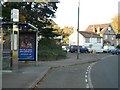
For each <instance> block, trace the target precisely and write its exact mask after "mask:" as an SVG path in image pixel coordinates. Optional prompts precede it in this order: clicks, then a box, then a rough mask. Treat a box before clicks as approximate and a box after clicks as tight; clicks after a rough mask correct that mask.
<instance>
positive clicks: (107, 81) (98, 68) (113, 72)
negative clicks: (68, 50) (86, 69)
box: [91, 55, 118, 88]
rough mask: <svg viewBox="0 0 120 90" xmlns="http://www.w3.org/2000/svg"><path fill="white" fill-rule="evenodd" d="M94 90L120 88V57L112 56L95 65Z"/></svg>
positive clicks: (92, 76) (92, 75) (92, 78)
mask: <svg viewBox="0 0 120 90" xmlns="http://www.w3.org/2000/svg"><path fill="white" fill-rule="evenodd" d="M91 81H92V84H93V88H118V56H117V55H111V56H109V57H106V58H103V59H102V60H101V61H99V62H97V63H96V64H94V65H93V67H92V69H91Z"/></svg>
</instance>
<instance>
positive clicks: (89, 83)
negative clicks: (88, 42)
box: [86, 62, 96, 88]
mask: <svg viewBox="0 0 120 90" xmlns="http://www.w3.org/2000/svg"><path fill="white" fill-rule="evenodd" d="M95 63H96V62H95ZM95 63H92V64H90V66H89V67H88V68H89V71H88V86H89V88H93V85H92V82H91V76H90V74H91V69H92V66H93V65H94V64H95ZM88 86H87V85H86V87H88Z"/></svg>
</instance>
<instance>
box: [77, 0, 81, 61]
mask: <svg viewBox="0 0 120 90" xmlns="http://www.w3.org/2000/svg"><path fill="white" fill-rule="evenodd" d="M79 8H80V0H79V1H78V25H77V26H78V27H77V46H78V47H77V49H78V50H77V59H79V53H80V47H79Z"/></svg>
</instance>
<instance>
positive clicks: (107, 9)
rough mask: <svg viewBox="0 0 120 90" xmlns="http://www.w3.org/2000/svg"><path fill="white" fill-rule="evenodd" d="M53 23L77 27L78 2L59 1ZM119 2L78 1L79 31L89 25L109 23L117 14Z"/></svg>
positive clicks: (100, 0)
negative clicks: (78, 11)
mask: <svg viewBox="0 0 120 90" xmlns="http://www.w3.org/2000/svg"><path fill="white" fill-rule="evenodd" d="M59 1H60V3H59V4H58V10H57V12H56V18H55V19H54V21H55V22H56V23H57V24H58V25H59V26H61V27H64V26H73V27H77V17H78V16H77V15H78V13H77V10H78V9H77V7H78V0H59ZM119 1H120V0H80V15H79V18H80V30H83V29H84V28H86V27H87V26H88V25H89V24H100V23H110V21H111V18H113V17H114V16H115V15H117V13H118V2H119Z"/></svg>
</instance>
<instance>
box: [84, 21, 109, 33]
mask: <svg viewBox="0 0 120 90" xmlns="http://www.w3.org/2000/svg"><path fill="white" fill-rule="evenodd" d="M109 25H110V23H107V24H94V25H89V26H88V28H87V29H86V30H85V31H89V32H95V31H94V30H97V29H98V28H99V29H100V33H99V34H103V33H104V32H105V30H106V28H107V27H108V26H109Z"/></svg>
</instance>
